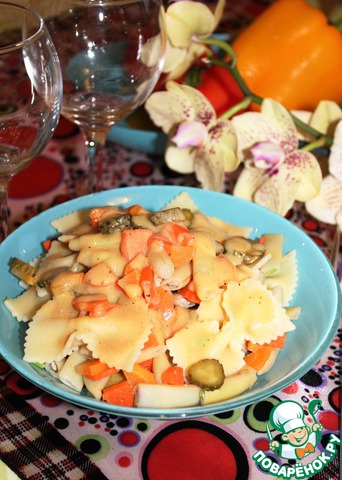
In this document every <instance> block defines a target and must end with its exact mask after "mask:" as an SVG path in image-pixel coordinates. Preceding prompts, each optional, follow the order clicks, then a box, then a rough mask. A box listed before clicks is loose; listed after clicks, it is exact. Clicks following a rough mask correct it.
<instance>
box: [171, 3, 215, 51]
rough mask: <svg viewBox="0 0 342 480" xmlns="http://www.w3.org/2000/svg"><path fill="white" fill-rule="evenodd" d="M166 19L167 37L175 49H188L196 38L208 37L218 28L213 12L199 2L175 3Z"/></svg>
mask: <svg viewBox="0 0 342 480" xmlns="http://www.w3.org/2000/svg"><path fill="white" fill-rule="evenodd" d="M165 17H166V32H167V35H168V37H169V40H170V41H171V43H172V45H173V46H175V47H181V48H187V47H188V46H189V45H190V43H191V41H192V39H193V38H194V37H207V36H209V35H211V33H212V32H213V31H214V29H215V26H216V21H215V17H214V15H213V13H212V12H211V10H210V9H209V8H208V7H207V6H206V5H204V4H203V3H199V2H196V3H194V2H191V1H187V0H184V1H182V2H175V3H173V4H171V5H170V6H169V7H168V9H167V11H166V16H165Z"/></svg>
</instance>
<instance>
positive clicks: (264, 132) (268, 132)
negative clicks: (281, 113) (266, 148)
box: [232, 112, 298, 154]
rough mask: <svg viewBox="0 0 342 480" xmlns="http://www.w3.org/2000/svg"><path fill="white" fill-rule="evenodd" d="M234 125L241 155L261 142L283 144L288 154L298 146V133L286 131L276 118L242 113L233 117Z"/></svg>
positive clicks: (291, 130)
mask: <svg viewBox="0 0 342 480" xmlns="http://www.w3.org/2000/svg"><path fill="white" fill-rule="evenodd" d="M232 123H233V125H234V127H235V129H236V132H237V137H238V143H239V151H240V152H241V154H242V152H246V151H248V150H249V149H250V148H251V147H252V146H254V145H255V144H256V143H260V142H273V143H277V144H281V145H282V147H283V148H284V149H285V150H286V151H287V152H290V151H292V150H294V149H296V148H297V146H298V140H297V137H296V134H294V133H295V132H296V131H295V130H293V128H290V130H284V129H282V128H281V127H280V126H279V124H278V123H277V121H276V120H275V119H274V118H272V117H270V116H267V115H265V114H263V113H258V112H246V113H242V114H241V115H236V116H235V117H233V119H232Z"/></svg>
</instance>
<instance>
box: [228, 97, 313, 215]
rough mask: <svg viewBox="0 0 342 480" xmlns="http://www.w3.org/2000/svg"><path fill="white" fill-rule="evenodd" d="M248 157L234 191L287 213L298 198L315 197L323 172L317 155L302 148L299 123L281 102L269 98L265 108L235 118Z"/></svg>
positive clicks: (242, 151) (243, 154) (240, 144)
mask: <svg viewBox="0 0 342 480" xmlns="http://www.w3.org/2000/svg"><path fill="white" fill-rule="evenodd" d="M232 123H233V125H234V127H235V131H236V134H237V138H238V150H239V155H240V156H241V157H242V158H243V160H244V167H245V168H244V169H243V170H242V172H241V174H240V175H239V178H238V180H237V183H236V186H235V188H234V192H233V193H234V195H235V196H237V197H241V198H244V199H247V200H250V201H253V202H255V203H258V204H260V205H262V206H264V207H266V208H268V209H270V210H273V211H274V212H277V213H278V214H280V215H282V216H284V215H285V214H286V213H287V211H288V210H289V209H290V208H291V207H292V205H293V203H294V201H296V200H298V201H301V202H306V201H308V200H310V199H312V198H313V197H315V196H316V195H317V194H318V192H319V190H320V186H321V182H322V173H321V168H320V166H319V163H318V161H317V159H316V158H315V156H314V155H313V154H311V153H310V152H306V151H302V150H299V149H298V138H297V130H296V126H295V124H294V122H293V119H292V117H291V115H290V113H289V112H288V111H287V110H286V109H285V108H284V107H283V106H282V105H281V104H279V103H278V102H276V101H274V100H271V99H265V100H264V101H263V102H262V106H261V112H246V113H243V114H241V115H237V116H235V117H234V118H233V119H232Z"/></svg>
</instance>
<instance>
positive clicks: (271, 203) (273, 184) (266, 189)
mask: <svg viewBox="0 0 342 480" xmlns="http://www.w3.org/2000/svg"><path fill="white" fill-rule="evenodd" d="M293 187H294V186H293V184H290V185H286V184H284V182H282V181H281V180H280V178H276V179H275V180H274V179H273V180H271V178H268V179H267V180H266V181H265V182H264V183H263V184H262V185H261V186H260V188H259V189H258V190H257V191H256V192H255V194H254V202H255V203H257V204H259V205H261V206H263V207H265V208H268V209H269V210H272V211H273V212H275V213H278V214H279V215H281V216H285V215H286V213H287V212H288V211H289V210H290V208H291V207H292V205H293V202H294V200H295V193H294V188H293Z"/></svg>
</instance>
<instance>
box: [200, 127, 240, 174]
mask: <svg viewBox="0 0 342 480" xmlns="http://www.w3.org/2000/svg"><path fill="white" fill-rule="evenodd" d="M209 137H210V142H208V143H207V144H206V145H205V149H206V151H207V153H206V155H207V156H208V158H210V159H211V161H212V163H213V164H215V163H216V164H217V165H222V167H223V170H224V172H234V171H235V170H236V169H237V167H238V166H239V164H240V157H239V156H238V153H237V138H236V134H235V130H234V128H233V126H232V124H231V122H229V121H227V120H225V121H220V122H217V124H216V125H215V126H213V127H212V128H211V129H210V130H209Z"/></svg>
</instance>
